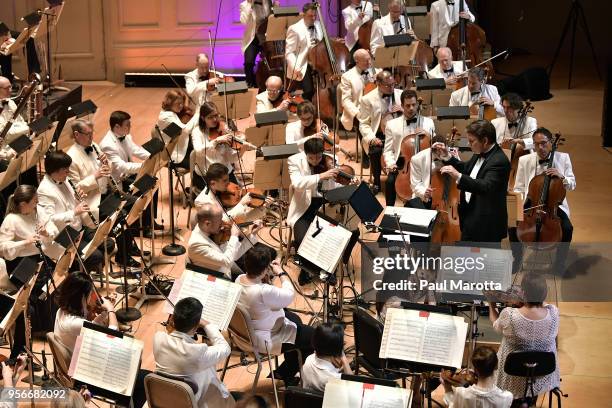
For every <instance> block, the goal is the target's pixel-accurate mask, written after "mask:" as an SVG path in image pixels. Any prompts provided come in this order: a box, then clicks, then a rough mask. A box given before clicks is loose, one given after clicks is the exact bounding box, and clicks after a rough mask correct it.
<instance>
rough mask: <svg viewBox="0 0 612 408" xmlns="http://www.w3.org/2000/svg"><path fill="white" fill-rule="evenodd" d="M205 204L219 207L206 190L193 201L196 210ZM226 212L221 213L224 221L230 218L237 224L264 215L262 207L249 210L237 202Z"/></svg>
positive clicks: (217, 202)
mask: <svg viewBox="0 0 612 408" xmlns="http://www.w3.org/2000/svg"><path fill="white" fill-rule="evenodd" d="M246 197H248V196H245V197H244V198H243V200H246V199H247V198H246ZM205 204H211V205H217V206H219V205H220V204H219V201H218V200H217V198H216V197H215V195H214V193H213V192H212V190H210V189H208V188H205V189H204V190H202V192H201V193H200V194H198V196H197V197H196V199H195V201H194V205H195V207H196V208H198V207H202V206H203V205H205ZM226 211H227V212H223V220H224V221H229V217H232V219H233V220H234V221H236V222H239V223H240V222H248V221H255V220H257V219H261V218H263V216H264V214H265V209H264V208H263V206H262V207H259V208H251V207H249V206H248V205H245V204H244V203H243V202H242V201H240V202H238V204H236V205H235V206H234V207H232V208H230V209H228V210H226Z"/></svg>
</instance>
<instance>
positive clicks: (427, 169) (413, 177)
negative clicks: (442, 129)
mask: <svg viewBox="0 0 612 408" xmlns="http://www.w3.org/2000/svg"><path fill="white" fill-rule="evenodd" d="M434 143H442V144H446V139H445V138H444V136H442V135H435V136H434V137H432V138H431V144H432V145H433V144H434ZM432 156H433V161H432ZM440 160H441V158H440V157H439V156H438V153H437V151H435V150H432V149H431V148H427V149H425V150H421V151H420V152H418V153H417V154H415V155H414V156H412V158H411V159H410V188H411V189H412V198H413V199H414V198H419V199H420V200H421V202H422V203H423V206H424V207H425V208H430V207H431V194H432V192H433V190H432V189H431V186H430V177H431V172H432V171H433V170H434V169H435V168H436V161H440Z"/></svg>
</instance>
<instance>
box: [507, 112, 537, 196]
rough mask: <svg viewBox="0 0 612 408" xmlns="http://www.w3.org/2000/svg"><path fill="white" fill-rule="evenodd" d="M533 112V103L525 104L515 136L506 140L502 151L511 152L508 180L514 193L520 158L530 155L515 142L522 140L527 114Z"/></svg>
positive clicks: (509, 188)
mask: <svg viewBox="0 0 612 408" xmlns="http://www.w3.org/2000/svg"><path fill="white" fill-rule="evenodd" d="M532 111H533V105H532V104H531V102H529V101H527V102H525V105H524V106H523V107H522V108H521V110H520V111H519V114H518V123H517V126H516V128H515V129H514V135H512V139H506V140H504V141H503V142H502V144H501V147H502V149H507V150H510V178H509V180H508V191H512V189H513V188H514V182H515V180H516V172H517V170H518V162H519V158H521V157H522V156H525V155H526V154H529V150H527V149H525V147H523V145H522V144H521V143H518V142H513V140H515V139H520V138H521V136H523V130H524V129H525V123H526V122H527V114H529V113H530V112H532Z"/></svg>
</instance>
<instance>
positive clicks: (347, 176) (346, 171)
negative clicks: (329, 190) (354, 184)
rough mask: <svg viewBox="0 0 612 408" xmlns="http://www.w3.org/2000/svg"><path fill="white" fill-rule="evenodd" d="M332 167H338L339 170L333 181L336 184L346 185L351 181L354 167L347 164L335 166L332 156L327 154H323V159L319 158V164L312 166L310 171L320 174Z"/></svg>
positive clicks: (353, 175)
mask: <svg viewBox="0 0 612 408" xmlns="http://www.w3.org/2000/svg"><path fill="white" fill-rule="evenodd" d="M334 168H338V170H340V171H339V172H338V175H337V176H336V178H335V179H334V181H335V182H336V183H338V184H342V185H344V186H347V185H349V184H350V183H351V181H352V180H353V178H354V177H355V169H353V168H352V167H351V166H349V165H348V164H341V165H340V166H336V165H335V164H334V158H333V157H332V156H329V155H327V154H324V155H323V159H321V161H320V162H319V164H317V165H316V166H314V168H313V171H312V173H313V174H321V173H325V172H326V171H328V170H331V169H334Z"/></svg>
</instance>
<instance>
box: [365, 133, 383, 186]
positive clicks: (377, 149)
mask: <svg viewBox="0 0 612 408" xmlns="http://www.w3.org/2000/svg"><path fill="white" fill-rule="evenodd" d="M376 137H377V138H379V139H380V140H382V142H383V144H382V145H381V146H374V145H370V149H369V153H368V155H369V156H370V172H371V174H372V178H373V180H374V185H375V186H376V187H378V189H379V190H380V175H381V173H382V163H381V160H382V153H383V148H384V143H385V135H384V134H383V133H382V132H377V133H376Z"/></svg>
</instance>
